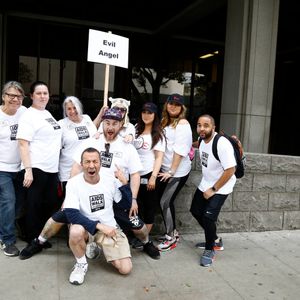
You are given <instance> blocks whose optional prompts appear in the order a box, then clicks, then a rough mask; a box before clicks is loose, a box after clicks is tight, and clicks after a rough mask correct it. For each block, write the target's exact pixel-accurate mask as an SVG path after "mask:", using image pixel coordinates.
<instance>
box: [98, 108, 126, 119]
mask: <svg viewBox="0 0 300 300" xmlns="http://www.w3.org/2000/svg"><path fill="white" fill-rule="evenodd" d="M106 119H109V120H116V121H122V120H123V118H122V113H121V112H120V110H119V109H117V108H109V109H108V110H107V111H106V112H105V113H104V115H103V117H102V120H106Z"/></svg>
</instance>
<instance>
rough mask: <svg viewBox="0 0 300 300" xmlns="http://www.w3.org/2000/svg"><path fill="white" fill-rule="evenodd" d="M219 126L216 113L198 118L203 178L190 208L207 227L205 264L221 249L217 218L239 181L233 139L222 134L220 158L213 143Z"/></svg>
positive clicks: (204, 228) (219, 147)
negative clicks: (213, 150)
mask: <svg viewBox="0 0 300 300" xmlns="http://www.w3.org/2000/svg"><path fill="white" fill-rule="evenodd" d="M215 127H216V126H215V120H214V118H213V117H212V116H210V115H207V114H205V115H202V116H200V117H199V118H198V122H197V133H198V134H199V136H200V139H201V140H202V141H201V143H200V145H199V155H200V160H201V166H202V180H201V182H200V184H199V186H198V188H197V190H196V192H195V194H194V198H193V200H192V204H191V208H190V212H191V213H192V215H193V217H194V218H195V219H196V220H197V221H198V223H199V224H200V226H201V227H202V228H203V230H204V234H205V243H204V244H205V245H204V246H205V250H204V252H203V254H202V257H201V259H200V265H201V266H204V267H208V266H210V265H211V264H212V262H213V259H214V256H215V250H218V249H217V245H218V243H220V240H219V238H218V236H217V228H216V221H217V219H218V216H219V213H220V210H221V208H222V206H223V204H224V202H225V200H226V198H227V197H228V195H229V194H230V193H231V192H232V190H233V187H234V185H235V182H236V177H235V175H234V172H235V166H236V160H235V157H234V150H233V147H232V145H231V143H230V142H229V140H227V139H226V138H225V137H220V139H219V141H218V143H217V151H218V155H219V159H220V160H217V159H216V158H215V157H214V155H213V152H212V145H213V140H214V138H215V136H216V134H217V133H216V132H215Z"/></svg>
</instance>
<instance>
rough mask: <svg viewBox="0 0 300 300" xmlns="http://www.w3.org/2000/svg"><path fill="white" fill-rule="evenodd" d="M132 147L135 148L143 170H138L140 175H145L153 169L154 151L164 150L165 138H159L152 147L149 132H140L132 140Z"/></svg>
mask: <svg viewBox="0 0 300 300" xmlns="http://www.w3.org/2000/svg"><path fill="white" fill-rule="evenodd" d="M133 145H134V147H135V148H136V149H137V152H138V154H139V157H140V159H141V163H142V165H143V170H142V171H140V175H141V176H143V175H146V174H148V173H150V172H152V171H153V166H154V161H155V154H154V151H155V150H156V151H161V152H165V148H166V141H165V138H163V139H162V140H159V141H158V142H157V144H156V145H155V146H154V147H153V149H151V147H152V136H151V134H150V133H149V134H141V135H140V136H138V137H137V138H136V139H135V140H134V141H133Z"/></svg>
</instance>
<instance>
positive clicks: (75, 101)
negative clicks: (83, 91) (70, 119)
mask: <svg viewBox="0 0 300 300" xmlns="http://www.w3.org/2000/svg"><path fill="white" fill-rule="evenodd" d="M70 102H71V103H73V104H74V106H75V108H76V110H77V113H78V115H80V116H81V115H82V114H83V108H82V103H81V102H80V100H79V99H78V98H77V97H75V96H67V97H66V98H65V100H64V102H63V105H62V106H63V115H64V118H65V117H67V114H66V104H67V103H70Z"/></svg>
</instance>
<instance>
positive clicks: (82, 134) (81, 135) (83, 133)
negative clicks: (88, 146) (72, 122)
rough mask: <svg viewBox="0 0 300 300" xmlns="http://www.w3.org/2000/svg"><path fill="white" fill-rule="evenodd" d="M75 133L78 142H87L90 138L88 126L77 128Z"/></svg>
mask: <svg viewBox="0 0 300 300" xmlns="http://www.w3.org/2000/svg"><path fill="white" fill-rule="evenodd" d="M75 132H76V133H77V136H78V140H85V139H87V138H89V137H90V134H89V131H88V129H87V128H86V126H78V127H75Z"/></svg>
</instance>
